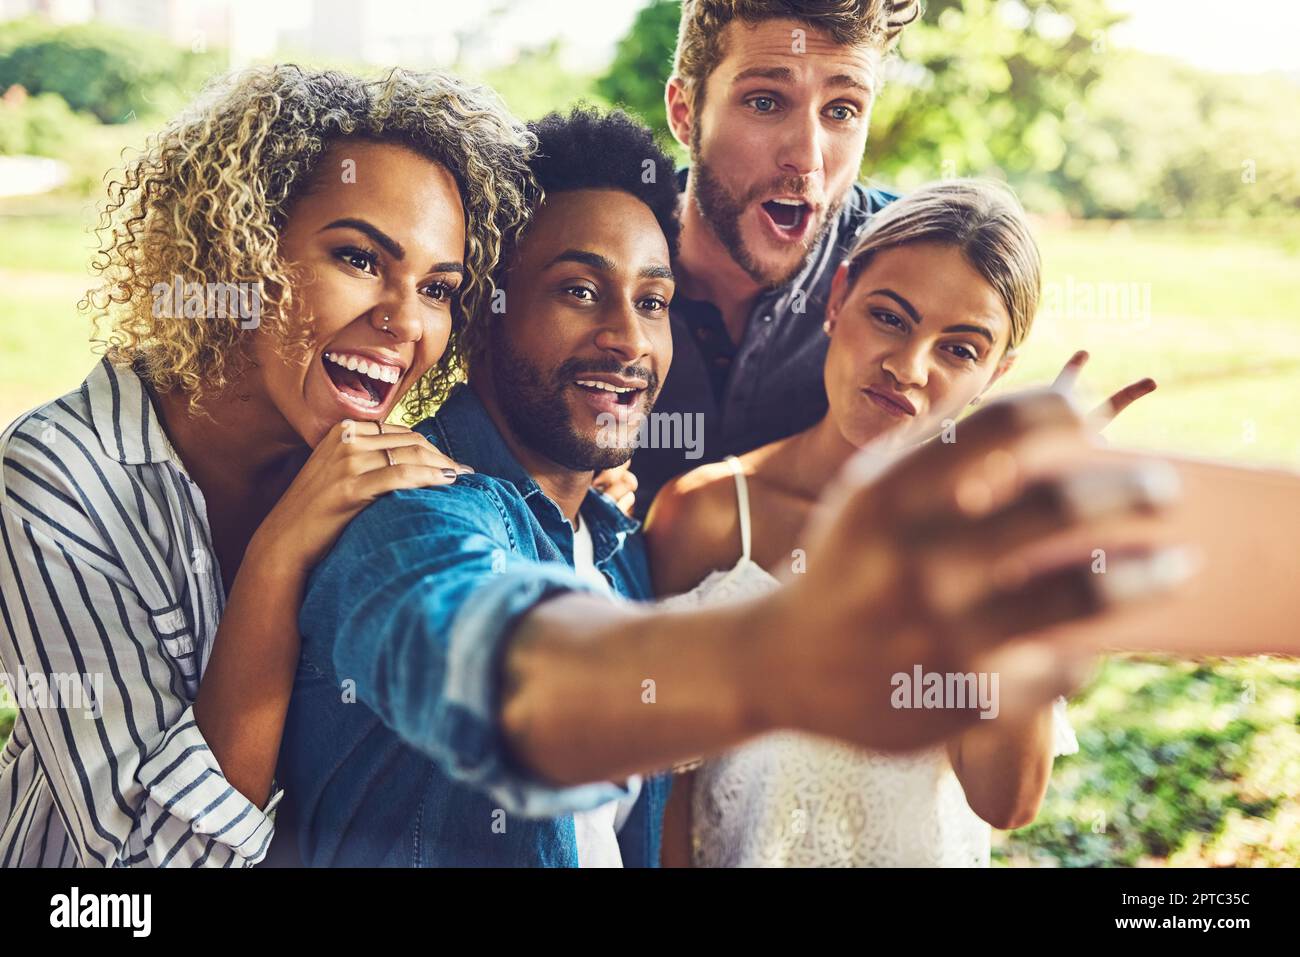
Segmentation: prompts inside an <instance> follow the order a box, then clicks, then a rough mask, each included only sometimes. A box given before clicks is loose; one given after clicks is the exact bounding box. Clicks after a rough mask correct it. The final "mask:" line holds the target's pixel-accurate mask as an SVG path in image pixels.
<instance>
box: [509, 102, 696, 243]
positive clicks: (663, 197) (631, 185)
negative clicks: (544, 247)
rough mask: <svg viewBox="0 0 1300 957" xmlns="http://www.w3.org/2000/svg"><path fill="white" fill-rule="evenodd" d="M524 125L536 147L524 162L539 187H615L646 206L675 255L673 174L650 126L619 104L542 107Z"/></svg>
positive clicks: (676, 229) (548, 189) (560, 189)
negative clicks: (543, 109) (553, 109)
mask: <svg viewBox="0 0 1300 957" xmlns="http://www.w3.org/2000/svg"><path fill="white" fill-rule="evenodd" d="M528 128H529V130H530V131H531V132H532V133H533V135H534V136H536V137H537V152H536V153H534V154H533V157H532V160H531V161H530V162H529V164H528V165H529V168H530V169H531V170H532V173H533V177H534V178H535V179H536V180H537V185H539V186H540V187H541V188H542V191H543V193H562V192H565V191H566V190H573V189H619V190H623V191H624V192H628V193H631V194H632V195H633V196H635V197H636V198H637V199H639V200H641V201H642V202H643V203H645V204H646V205H647V206H649V207H650V211H651V212H652V213H654V217H655V219H656V220H657V221H658V223H659V228H660V229H662V230H663V231H664V238H665V239H667V240H668V250H669V252H670V253H671V254H672V256H673V257H674V258H675V257H676V255H677V236H678V233H679V232H680V231H681V226H680V224H679V223H678V221H677V199H678V191H677V177H676V173H675V171H674V168H673V161H672V159H671V158H670V157H669V156H668V154H667V153H665V152H664V151H663V149H662V148H661V147H660V146H659V143H658V142H657V141H656V139H655V135H654V133H653V132H651V130H650V129H649V128H648V127H646V126H642V125H641V124H640V123H638V122H637V121H636V120H634V119H632V117H630V116H628V115H627V114H626V113H624V112H623V111H622V110H609V111H608V112H604V113H602V112H600V111H598V110H595V109H591V108H588V107H576V108H575V109H574V110H572V111H571V112H570V113H569V114H568V115H565V114H563V113H548V114H547V115H546V116H544V117H542V118H541V119H540V120H537V121H535V122H533V123H529V124H528Z"/></svg>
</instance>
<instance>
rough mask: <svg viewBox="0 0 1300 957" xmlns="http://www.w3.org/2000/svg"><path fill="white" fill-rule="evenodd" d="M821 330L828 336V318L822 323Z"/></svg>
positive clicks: (829, 327) (829, 331)
mask: <svg viewBox="0 0 1300 957" xmlns="http://www.w3.org/2000/svg"><path fill="white" fill-rule="evenodd" d="M822 332H824V333H826V335H828V336H829V335H830V334H831V321H830V320H829V319H827V320H826V321H825V322H823V323H822Z"/></svg>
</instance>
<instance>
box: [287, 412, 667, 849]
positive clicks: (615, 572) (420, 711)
mask: <svg viewBox="0 0 1300 957" xmlns="http://www.w3.org/2000/svg"><path fill="white" fill-rule="evenodd" d="M417 430H418V431H419V432H421V433H422V434H424V435H425V436H426V437H427V438H429V439H430V441H432V442H433V443H434V444H436V445H437V446H438V447H439V448H441V449H442V450H443V451H444V452H446V453H447V454H448V455H450V456H451V457H452V458H454V459H456V460H457V461H459V462H462V463H464V464H466V465H469V466H471V467H472V468H474V469H475V470H476V474H473V475H464V476H461V477H460V478H458V479H457V481H456V482H455V484H453V485H448V486H441V487H436V488H430V489H414V490H403V491H397V492H393V493H391V494H389V495H385V496H384V497H383V498H381V499H379V500H378V501H376V502H375V503H373V504H372V505H370V506H369V507H368V508H366V509H365V510H364V511H362V512H361V513H360V514H359V515H358V516H357V517H356V518H355V519H353V520H352V522H351V523H350V524H349V525H348V527H347V528H346V529H345V530H344V532H343V534H342V536H340V538H339V540H338V542H337V544H336V545H335V546H334V548H333V550H332V551H331V552H330V553H329V555H328V556H327V557H326V558H325V560H324V561H323V562H322V563H321V564H320V565H319V566H318V567H317V568H316V570H315V571H314V572H313V574H312V576H311V579H310V581H309V583H308V586H307V593H306V597H305V599H304V601H303V605H302V611H301V613H300V615H299V619H298V622H299V627H300V631H301V633H302V642H303V645H302V656H301V663H300V665H299V669H298V674H297V677H296V680H295V684H294V691H293V698H292V701H291V703H290V707H289V716H288V720H287V723H286V726H285V734H284V742H283V745H282V748H281V755H280V767H279V773H278V778H279V780H280V783H282V784H283V785H284V788H285V798H284V803H283V804H282V805H281V813H282V815H283V816H284V818H285V819H287V822H286V823H288V825H289V826H290V827H292V828H293V829H294V833H293V835H292V836H293V837H294V838H296V842H297V848H298V853H299V854H300V855H301V859H302V862H303V863H305V864H307V865H311V866H351V865H380V866H399V867H404V866H428V867H435V866H456V865H463V866H470V865H504V866H510V865H547V866H577V863H578V857H577V850H576V844H575V838H574V827H573V813H574V812H576V811H584V810H590V809H591V808H594V807H596V806H597V805H599V804H603V803H604V802H606V801H609V800H613V799H615V798H621V797H626V796H627V795H628V793H629V792H628V791H627V790H626V789H625V788H623V787H620V786H619V785H616V784H612V783H609V782H601V783H595V784H588V785H582V786H578V787H570V788H557V787H555V786H553V785H550V784H547V783H545V782H542V781H540V780H538V779H537V778H536V777H534V776H533V775H531V774H530V773H529V772H528V771H527V770H526V769H523V768H521V767H520V766H518V765H517V764H515V763H512V761H511V758H510V756H509V753H508V751H507V749H506V747H505V743H504V740H503V737H502V735H501V733H500V730H499V727H498V724H497V721H496V715H497V712H498V704H499V701H498V698H499V685H498V665H499V662H500V658H501V652H502V650H503V647H504V642H505V639H506V638H507V637H508V636H509V634H510V632H511V629H512V627H513V625H514V624H515V623H516V622H517V621H518V619H519V618H520V617H522V616H523V615H524V614H525V613H526V612H527V611H529V610H530V609H531V608H533V607H534V606H535V605H536V604H537V603H538V602H540V601H542V600H543V599H545V598H547V597H549V596H551V595H554V594H555V593H557V592H566V591H594V589H593V588H592V586H590V585H589V584H587V583H585V582H583V581H582V580H581V579H579V578H578V577H577V576H576V574H575V573H574V571H573V529H572V526H570V524H569V522H568V520H567V519H566V518H565V517H564V515H563V514H562V513H561V511H560V509H559V507H558V506H557V505H556V504H555V503H554V502H553V501H551V500H550V499H549V498H547V497H546V495H545V494H544V493H543V492H542V490H541V487H540V486H538V484H537V483H536V482H535V481H533V479H532V478H531V477H530V476H529V475H528V473H527V472H525V471H524V469H523V467H522V466H521V465H520V464H519V462H518V461H517V460H516V459H515V457H514V456H513V455H512V454H511V453H510V451H509V449H508V448H507V446H506V444H505V442H504V441H503V439H502V438H501V435H500V433H499V432H498V431H497V429H496V426H495V425H494V424H493V422H492V420H491V418H490V417H489V416H488V414H487V411H486V410H485V409H484V407H483V405H482V403H481V402H480V401H479V399H478V397H477V396H476V395H474V393H473V392H472V391H471V390H470V389H469V387H467V386H460V387H458V388H457V389H456V390H455V391H454V392H453V393H452V395H451V396H450V397H449V398H448V399H447V401H446V402H445V403H444V404H443V406H442V408H441V409H440V410H439V412H438V414H437V415H435V416H433V417H432V418H430V419H426V420H425V421H424V422H422V423H421V424H420V425H419V426H417ZM582 518H583V521H584V522H586V523H587V525H588V527H589V528H590V530H591V537H592V544H593V548H594V552H595V564H596V567H597V568H599V569H600V570H601V571H602V572H603V573H604V575H605V577H606V578H607V579H608V580H609V583H610V585H611V587H612V589H613V591H614V592H615V593H617V594H618V595H621V596H625V597H626V598H631V599H648V598H650V597H651V591H650V576H649V570H648V567H647V564H646V556H645V549H644V545H643V544H642V541H641V537H640V535H639V533H638V531H637V529H638V525H637V523H636V522H634V521H633V520H631V519H629V518H627V517H626V516H624V515H623V513H622V512H620V511H619V510H618V508H617V506H616V505H615V504H614V503H613V502H612V501H611V500H610V499H609V498H607V497H606V496H604V495H601V494H600V493H598V492H595V491H592V492H590V493H588V495H587V498H586V500H585V501H584V502H583V504H582ZM669 786H670V781H669V778H668V776H667V775H660V776H656V777H647V778H646V779H645V781H644V782H643V785H642V788H641V793H640V796H639V798H638V799H637V801H636V803H635V805H634V807H633V810H632V813H631V815H630V816H629V817H628V819H627V821H626V823H625V824H624V826H623V829H622V830H621V831H620V833H619V845H620V848H621V850H622V855H623V862H624V864H625V865H626V866H629V867H635V866H656V865H657V864H658V860H659V839H660V825H661V821H662V816H663V807H664V803H665V801H666V800H667V797H668V790H669ZM286 805H288V807H286ZM286 812H287V813H286ZM281 826H284V824H283V823H282V825H281Z"/></svg>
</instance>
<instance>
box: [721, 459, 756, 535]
mask: <svg viewBox="0 0 1300 957" xmlns="http://www.w3.org/2000/svg"><path fill="white" fill-rule="evenodd" d="M727 464H728V465H729V466H731V474H732V475H734V476H735V477H736V506H737V508H738V509H739V512H740V553H741V554H740V557H741V558H742V559H748V558H749V541H750V536H749V485H748V483H747V482H746V481H745V471H744V469H743V468H742V467H741V465H740V459H738V458H736V457H735V456H734V455H728V456H727Z"/></svg>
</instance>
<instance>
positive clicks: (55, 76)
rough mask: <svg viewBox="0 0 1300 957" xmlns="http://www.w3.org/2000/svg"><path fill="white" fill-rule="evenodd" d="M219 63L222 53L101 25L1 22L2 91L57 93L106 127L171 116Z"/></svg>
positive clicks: (0, 60)
mask: <svg viewBox="0 0 1300 957" xmlns="http://www.w3.org/2000/svg"><path fill="white" fill-rule="evenodd" d="M222 66H223V58H222V56H221V55H220V54H219V53H217V52H209V51H206V50H205V51H202V52H195V51H193V50H190V49H186V48H182V47H176V46H173V45H172V44H171V43H169V42H168V41H166V40H164V39H163V38H161V37H155V36H151V35H148V34H144V33H140V32H137V31H131V30H123V29H119V28H116V27H110V26H106V25H104V24H102V23H86V24H76V25H73V26H51V25H48V24H45V23H41V22H35V21H31V20H17V21H11V22H9V23H5V24H0V91H3V90H5V89H7V88H8V87H9V86H11V85H13V84H15V83H17V84H21V85H22V86H23V87H25V88H26V89H27V91H28V92H30V93H33V94H40V93H57V94H58V95H59V96H61V97H63V99H64V100H65V101H67V103H68V105H69V106H70V107H72V108H73V109H74V110H77V111H78V112H86V113H91V114H93V115H94V116H95V117H96V118H98V119H99V121H100V122H101V123H124V122H129V121H130V120H131V119H133V118H135V117H137V116H155V115H167V114H170V113H172V112H174V111H176V110H177V109H179V108H180V107H181V106H182V105H183V104H184V103H185V102H186V101H187V100H188V98H189V97H190V96H192V95H193V93H194V92H195V91H196V90H197V88H198V87H199V85H200V84H201V83H202V81H203V80H204V79H206V78H207V77H208V76H210V75H211V74H213V73H214V72H216V71H217V70H219V69H221V68H222Z"/></svg>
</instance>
